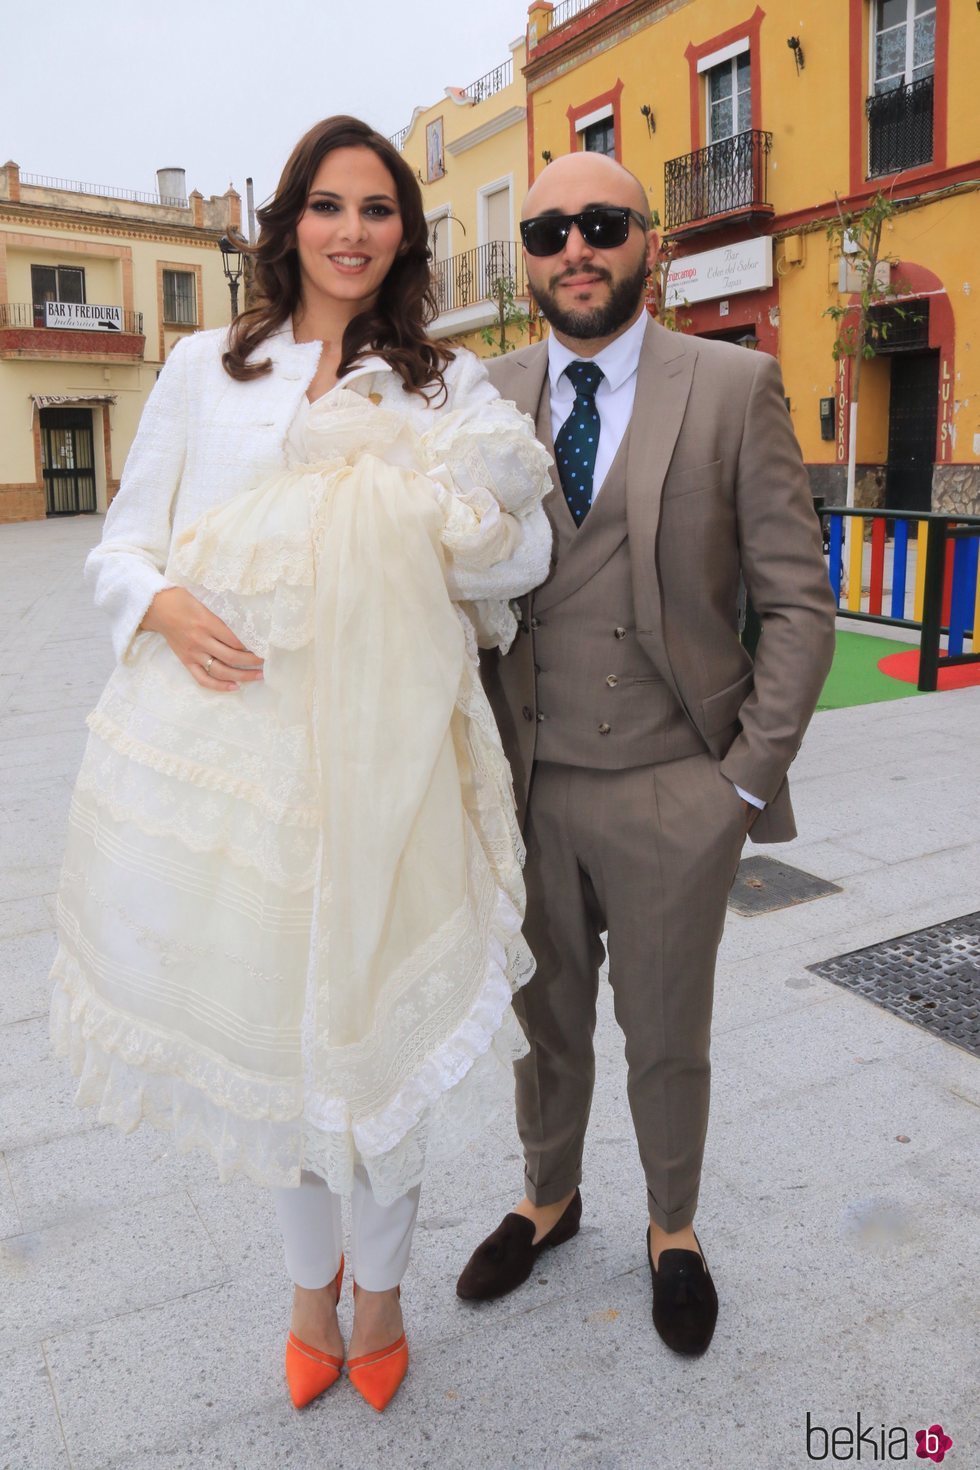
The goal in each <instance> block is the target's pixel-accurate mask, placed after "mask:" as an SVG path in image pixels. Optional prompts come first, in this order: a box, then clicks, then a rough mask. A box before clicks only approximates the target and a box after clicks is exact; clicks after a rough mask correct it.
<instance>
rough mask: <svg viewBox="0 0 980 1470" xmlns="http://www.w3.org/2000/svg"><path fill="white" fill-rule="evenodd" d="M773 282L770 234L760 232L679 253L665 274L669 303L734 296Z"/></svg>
mask: <svg viewBox="0 0 980 1470" xmlns="http://www.w3.org/2000/svg"><path fill="white" fill-rule="evenodd" d="M771 285H772V237H771V236H770V235H759V236H757V237H756V239H754V240H741V241H740V242H739V243H738V244H737V245H720V246H719V247H718V249H717V250H701V251H699V252H698V253H697V254H696V255H683V256H679V257H678V258H677V259H676V260H674V262H673V263H672V265H671V267H670V273H669V274H668V276H667V299H666V304H667V305H668V306H680V305H682V304H683V303H684V302H694V301H711V300H713V299H714V298H716V297H718V296H735V295H737V294H738V292H739V291H758V290H760V289H764V288H765V287H767V286H771Z"/></svg>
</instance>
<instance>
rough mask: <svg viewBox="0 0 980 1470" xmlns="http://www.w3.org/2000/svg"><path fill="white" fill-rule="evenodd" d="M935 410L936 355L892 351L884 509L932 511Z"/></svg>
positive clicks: (937, 363)
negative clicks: (885, 507)
mask: <svg viewBox="0 0 980 1470" xmlns="http://www.w3.org/2000/svg"><path fill="white" fill-rule="evenodd" d="M938 408H939V353H938V352H896V353H895V354H894V356H893V357H892V376H891V390H890V399H889V406H888V465H887V469H886V479H885V504H886V505H887V506H888V508H889V510H892V509H894V510H909V511H928V510H931V509H932V469H933V464H934V462H935V457H936V419H937V415H938Z"/></svg>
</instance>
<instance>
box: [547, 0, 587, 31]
mask: <svg viewBox="0 0 980 1470" xmlns="http://www.w3.org/2000/svg"><path fill="white" fill-rule="evenodd" d="M597 4H598V0H562V4H561V5H556V6H555V8H554V10H553V11H552V12H551V30H554V29H555V28H556V27H557V26H560V25H564V24H565V21H566V20H571V18H572V16H573V15H578V13H579V11H580V10H589V9H590V8H591V7H592V6H593V5H597Z"/></svg>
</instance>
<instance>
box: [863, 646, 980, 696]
mask: <svg viewBox="0 0 980 1470" xmlns="http://www.w3.org/2000/svg"><path fill="white" fill-rule="evenodd" d="M878 668H879V670H880V672H881V673H883V674H887V675H888V677H889V678H890V679H900V680H901V682H902V683H903V684H916V683H918V680H919V650H918V649H917V648H913V649H910V650H909V651H908V652H906V653H886V654H885V657H884V658H880V659H879V660H878ZM938 682H939V688H940V689H970V688H972V687H973V686H974V685H976V684H980V664H954V666H953V667H952V668H951V669H940V670H939V681H938Z"/></svg>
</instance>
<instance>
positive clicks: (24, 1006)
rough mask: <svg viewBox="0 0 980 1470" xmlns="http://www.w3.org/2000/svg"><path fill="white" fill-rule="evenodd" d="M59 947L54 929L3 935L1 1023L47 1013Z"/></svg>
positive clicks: (0, 949) (0, 954) (0, 986)
mask: <svg viewBox="0 0 980 1470" xmlns="http://www.w3.org/2000/svg"><path fill="white" fill-rule="evenodd" d="M56 948H57V944H56V942H55V937H54V935H53V934H52V933H51V932H50V930H41V931H39V932H37V933H34V934H21V935H17V936H15V937H14V938H12V939H0V1026H5V1025H8V1024H9V1023H10V1022H12V1021H26V1020H28V1019H29V1018H30V1017H32V1016H47V1014H48V1007H49V1004H50V996H51V986H50V984H49V982H48V973H49V971H50V969H51V964H52V961H53V960H54V955H55V950H56Z"/></svg>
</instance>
